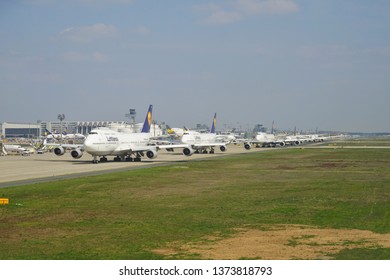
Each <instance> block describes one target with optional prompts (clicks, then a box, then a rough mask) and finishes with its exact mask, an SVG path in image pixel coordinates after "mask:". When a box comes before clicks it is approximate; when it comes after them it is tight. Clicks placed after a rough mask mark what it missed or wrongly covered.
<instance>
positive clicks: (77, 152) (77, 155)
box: [70, 149, 83, 159]
mask: <svg viewBox="0 0 390 280" xmlns="http://www.w3.org/2000/svg"><path fill="white" fill-rule="evenodd" d="M70 154H71V156H72V157H73V158H76V159H79V158H81V157H82V155H83V152H82V151H81V150H80V149H76V150H73V151H71V152H70Z"/></svg>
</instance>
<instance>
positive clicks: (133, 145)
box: [45, 105, 324, 163]
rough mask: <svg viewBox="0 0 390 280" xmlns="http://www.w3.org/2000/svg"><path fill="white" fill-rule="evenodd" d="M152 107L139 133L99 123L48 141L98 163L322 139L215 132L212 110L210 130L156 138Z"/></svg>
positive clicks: (62, 150)
mask: <svg viewBox="0 0 390 280" xmlns="http://www.w3.org/2000/svg"><path fill="white" fill-rule="evenodd" d="M152 111H153V106H152V105H150V106H149V109H148V111H147V114H146V117H145V121H144V123H143V127H142V130H141V132H140V133H134V132H130V131H118V130H114V129H110V128H107V127H99V128H96V129H93V130H92V131H91V132H90V133H89V134H88V136H87V137H86V138H85V140H84V143H83V144H80V145H75V144H49V145H51V146H52V147H55V148H54V153H55V154H56V155H58V156H61V155H64V154H65V152H66V150H70V154H71V156H72V157H73V158H75V159H79V158H81V157H82V156H83V154H84V153H85V152H86V153H88V154H90V155H92V157H93V160H92V162H93V163H98V162H106V161H108V159H107V157H108V156H114V161H141V158H142V157H143V156H145V155H146V157H148V158H149V159H154V158H156V157H157V155H158V151H159V150H161V149H166V150H168V151H173V150H174V149H181V150H182V154H183V155H185V156H191V155H193V154H194V153H210V154H213V153H214V152H215V148H219V149H220V150H221V151H222V152H224V151H226V150H227V145H228V144H229V143H237V142H242V143H244V147H245V149H247V150H249V149H251V147H252V145H255V146H256V147H275V146H286V145H299V144H301V143H304V142H308V141H323V140H324V139H323V138H322V137H319V136H318V135H307V136H303V135H299V136H291V135H290V136H275V135H274V134H268V133H263V132H261V133H258V134H257V135H256V136H255V137H254V138H253V139H237V138H236V137H235V136H233V135H217V134H216V131H215V128H216V118H217V116H216V114H215V115H214V118H213V122H212V125H211V130H210V132H208V133H200V132H197V131H191V130H188V129H186V128H185V129H182V130H181V129H172V128H169V129H168V133H169V134H170V135H174V136H176V137H179V139H180V142H169V141H161V140H159V141H158V140H157V139H156V138H154V137H152V136H151V135H150V127H151V123H152ZM45 141H46V140H45Z"/></svg>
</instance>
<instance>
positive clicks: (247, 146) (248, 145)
mask: <svg viewBox="0 0 390 280" xmlns="http://www.w3.org/2000/svg"><path fill="white" fill-rule="evenodd" d="M244 147H245V149H246V150H250V149H251V148H252V146H251V144H249V143H245V144H244Z"/></svg>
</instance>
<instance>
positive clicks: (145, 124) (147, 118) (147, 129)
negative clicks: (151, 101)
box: [141, 105, 153, 133]
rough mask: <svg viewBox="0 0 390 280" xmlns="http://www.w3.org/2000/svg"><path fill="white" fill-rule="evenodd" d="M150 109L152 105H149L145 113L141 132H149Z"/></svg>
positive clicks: (150, 122)
mask: <svg viewBox="0 0 390 280" xmlns="http://www.w3.org/2000/svg"><path fill="white" fill-rule="evenodd" d="M152 110H153V105H150V106H149V110H148V112H147V114H146V118H145V122H144V126H143V127H142V131H141V132H142V133H149V132H150V125H151V124H152Z"/></svg>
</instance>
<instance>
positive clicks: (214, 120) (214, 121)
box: [210, 113, 217, 133]
mask: <svg viewBox="0 0 390 280" xmlns="http://www.w3.org/2000/svg"><path fill="white" fill-rule="evenodd" d="M216 126H217V113H215V114H214V119H213V124H212V125H211V130H210V133H215V127H216Z"/></svg>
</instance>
